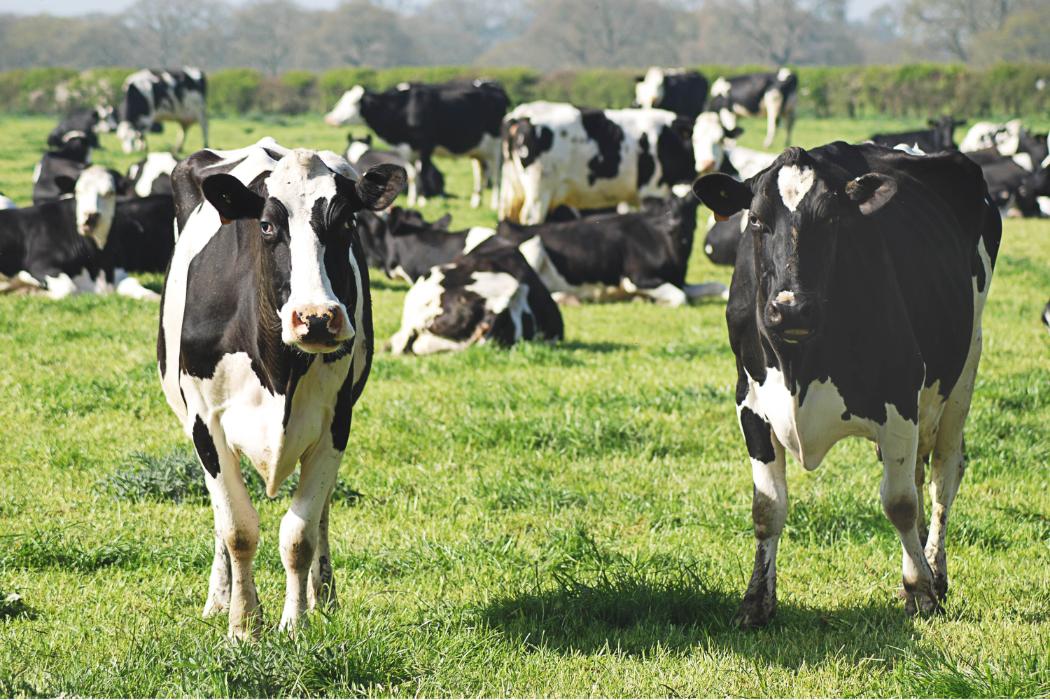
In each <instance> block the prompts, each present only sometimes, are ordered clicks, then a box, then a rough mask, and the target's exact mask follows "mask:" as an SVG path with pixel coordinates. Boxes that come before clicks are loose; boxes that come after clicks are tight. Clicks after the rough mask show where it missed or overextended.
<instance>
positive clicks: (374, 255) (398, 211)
mask: <svg viewBox="0 0 1050 700" xmlns="http://www.w3.org/2000/svg"><path fill="white" fill-rule="evenodd" d="M451 221H452V215H451V214H445V215H444V216H442V217H441V218H440V219H438V220H436V221H427V220H426V219H424V218H423V214H422V213H420V212H419V211H417V210H415V209H402V208H401V207H391V208H390V209H389V210H388V211H386V212H379V213H373V212H370V211H362V212H361V213H360V214H358V215H357V235H358V238H360V239H361V246H362V247H363V248H364V251H365V261H366V262H367V263H368V266H369V267H370V268H373V269H376V270H382V271H383V272H384V273H386V274H387V275H388V276H393V275H392V274H391V268H390V267H389V266H388V265H387V255H388V251H389V243H388V238H389V236H390V232H391V231H400V230H401V229H402V228H403V227H418V228H419V229H427V230H440V231H448V225H449V223H450V222H451ZM459 252H462V251H459ZM457 254H458V253H457ZM452 257H455V256H451V257H449V258H448V260H451V259H452ZM442 262H447V260H444V261H442ZM409 281H411V280H409Z"/></svg>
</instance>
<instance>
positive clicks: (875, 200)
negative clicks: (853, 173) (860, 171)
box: [846, 173, 897, 216]
mask: <svg viewBox="0 0 1050 700" xmlns="http://www.w3.org/2000/svg"><path fill="white" fill-rule="evenodd" d="M895 194H897V181H896V180H894V179H893V178H892V177H890V176H889V175H883V174H881V173H868V174H867V175H861V176H860V177H858V178H856V179H854V180H850V181H849V182H847V183H846V196H847V197H849V198H850V199H851V200H852V201H854V202H856V203H857V208H858V209H860V213H861V214H863V215H864V216H869V215H871V214H874V213H875V212H877V211H878V210H879V209H882V207H884V206H885V205H886V203H887V202H889V201H890V200H891V199H893V195H895Z"/></svg>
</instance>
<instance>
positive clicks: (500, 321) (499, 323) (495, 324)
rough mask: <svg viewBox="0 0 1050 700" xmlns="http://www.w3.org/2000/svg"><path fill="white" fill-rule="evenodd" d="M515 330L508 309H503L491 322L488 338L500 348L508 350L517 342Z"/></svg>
mask: <svg viewBox="0 0 1050 700" xmlns="http://www.w3.org/2000/svg"><path fill="white" fill-rule="evenodd" d="M517 335H518V334H517V329H516V328H515V327H514V318H513V316H512V314H511V310H510V309H509V308H507V309H504V310H503V311H501V312H500V313H498V314H497V315H496V318H494V319H493V320H492V327H491V328H490V329H489V332H488V338H489V339H490V340H492V341H493V342H495V343H496V344H497V345H499V346H500V347H505V348H508V347H510V346H511V345H513V344H514V341H515V340H517Z"/></svg>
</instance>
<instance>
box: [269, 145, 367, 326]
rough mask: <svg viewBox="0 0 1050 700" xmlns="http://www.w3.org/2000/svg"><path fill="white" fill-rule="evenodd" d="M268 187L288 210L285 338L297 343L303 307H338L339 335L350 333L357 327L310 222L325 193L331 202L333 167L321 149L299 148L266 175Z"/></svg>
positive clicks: (273, 196)
mask: <svg viewBox="0 0 1050 700" xmlns="http://www.w3.org/2000/svg"><path fill="white" fill-rule="evenodd" d="M266 189H267V192H268V193H269V195H270V197H272V198H274V199H276V200H278V201H279V202H281V204H283V205H284V208H285V210H286V211H287V212H288V232H289V243H288V250H289V255H290V257H291V282H290V285H289V288H290V289H289V295H288V301H287V302H285V304H284V305H283V306H282V307H281V308H280V310H279V314H280V317H281V339H282V340H283V341H284V342H285V343H287V344H289V345H291V344H294V343H296V342H297V340H298V336H297V335H296V332H295V330H294V324H293V323H292V315H293V312H295V311H296V310H298V309H301V308H321V309H328V308H334V309H336V313H337V314H340V315H341V316H342V317H341V318H340V319H339V322H340V323H339V325H340V327H341V328H342V329H343V331H344V333H343V334H339V335H337V339H338V340H346V339H348V338H350V337H351V335H352V332H353V331H354V330H355V329H353V328H352V326H351V324H350V319H349V318H348V316H347V312H346V307H344V306H343V304H342V302H340V301H339V299H338V297H336V295H335V292H333V291H332V284H331V281H330V280H329V279H328V273H327V271H326V269H325V265H324V245H323V244H322V243H321V241H320V239H319V238H318V236H317V233H316V232H315V231H314V230H313V227H312V226H311V225H310V220H311V217H312V214H313V207H314V203H315V202H316V201H317V200H319V199H321V198H325V199H327V200H328V201H329V202H330V201H331V200H332V199H333V198H334V197H335V194H336V189H335V178H334V176H333V174H332V171H331V170H330V169H329V168H328V166H327V165H325V164H324V162H323V161H322V160H321V158H320V157H319V156H318V154H317V153H315V152H313V151H308V150H305V149H297V150H295V151H292V153H290V154H289V155H287V156H285V157H284V158H282V159H281V160H280V161H279V162H278V163H277V166H276V167H275V168H274V169H273V172H272V173H271V174H270V176H269V177H268V178H266Z"/></svg>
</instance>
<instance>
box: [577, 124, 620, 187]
mask: <svg viewBox="0 0 1050 700" xmlns="http://www.w3.org/2000/svg"><path fill="white" fill-rule="evenodd" d="M580 115H581V120H582V122H583V130H584V131H585V132H586V133H587V137H588V138H589V139H591V140H592V141H594V142H595V144H596V145H597V146H598V154H597V155H596V156H594V157H593V158H591V159H590V160H589V161H587V169H588V170H589V171H590V172H589V173H588V175H587V180H588V182H589V183H590V184H592V185H593V184H594V183H595V182H596V181H597V180H599V179H601V178H605V179H610V178H614V177H616V175H617V174H618V173H619V172H620V146H621V145H622V144H623V129H622V128H620V125H619V124H617V123H616V122H614V121H612V120H611V119H609V118H608V117H607V116H605V112H603V111H602V110H600V109H581V110H580Z"/></svg>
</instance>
